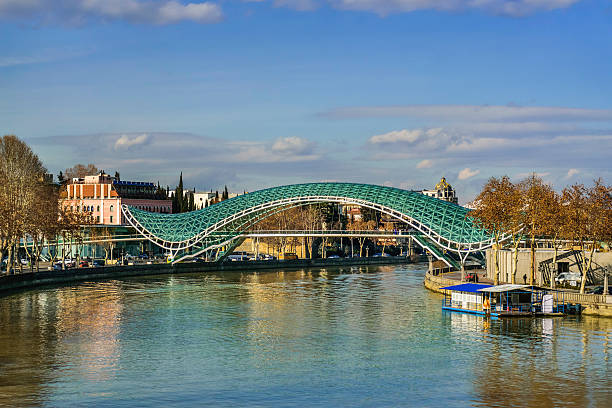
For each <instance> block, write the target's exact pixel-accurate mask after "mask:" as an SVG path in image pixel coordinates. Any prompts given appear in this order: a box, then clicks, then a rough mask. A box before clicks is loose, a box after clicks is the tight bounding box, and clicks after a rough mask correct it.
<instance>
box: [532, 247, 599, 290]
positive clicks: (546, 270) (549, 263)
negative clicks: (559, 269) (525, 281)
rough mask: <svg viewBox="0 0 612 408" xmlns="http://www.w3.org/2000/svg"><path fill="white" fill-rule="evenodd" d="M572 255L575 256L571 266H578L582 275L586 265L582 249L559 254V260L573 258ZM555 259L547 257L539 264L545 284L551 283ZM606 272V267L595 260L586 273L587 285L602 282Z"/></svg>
mask: <svg viewBox="0 0 612 408" xmlns="http://www.w3.org/2000/svg"><path fill="white" fill-rule="evenodd" d="M571 257H573V258H574V262H573V263H571V262H570V268H571V267H572V266H577V267H578V271H579V272H580V275H582V273H583V266H584V254H583V253H582V251H580V250H574V249H573V250H570V251H567V252H563V253H560V254H557V262H559V261H561V260H563V259H567V258H571ZM553 259H554V257H551V258H549V259H546V260H544V261H542V262H540V264H539V266H538V270H539V271H540V272H541V273H542V282H543V284H544V285H550V280H551V278H552V273H553V269H554V268H555V265H553ZM604 274H605V268H604V267H602V266H601V265H599V264H597V263H595V262H593V263H592V264H591V268H590V269H589V270H588V271H587V274H586V277H587V278H586V283H587V285H595V284H597V283H600V282H602V281H603V279H604Z"/></svg>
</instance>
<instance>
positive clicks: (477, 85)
mask: <svg viewBox="0 0 612 408" xmlns="http://www.w3.org/2000/svg"><path fill="white" fill-rule="evenodd" d="M0 95H2V97H1V98H0V132H2V133H5V134H7V133H13V134H16V135H17V136H19V137H21V138H23V139H25V140H27V141H28V142H29V143H30V144H31V145H32V147H33V148H34V150H35V151H36V152H37V153H38V154H39V156H40V157H41V158H42V159H43V161H44V162H45V164H46V165H47V167H48V168H49V169H50V170H51V171H52V172H53V173H57V172H58V171H59V170H60V169H65V168H66V167H70V166H72V165H74V164H75V163H79V162H82V163H89V162H92V163H95V164H96V165H97V166H98V167H100V168H103V169H105V170H107V171H108V172H114V171H115V170H119V171H120V172H121V175H122V177H123V178H124V179H128V178H129V179H135V180H150V181H155V182H156V181H158V180H159V181H160V182H161V183H162V184H163V185H166V184H170V185H171V186H172V185H174V184H176V182H177V177H178V173H179V172H180V171H183V174H184V177H185V182H186V184H187V185H188V186H190V187H191V186H194V187H196V188H198V189H202V190H204V189H210V188H213V189H217V188H222V187H223V185H224V184H227V185H228V186H229V187H230V189H232V190H234V191H242V190H243V189H246V190H255V189H259V188H263V187H268V186H272V185H278V184H285V183H295V182H306V181H320V180H329V181H331V180H334V181H355V182H366V183H377V184H387V185H393V186H397V187H402V188H409V189H411V188H415V189H416V188H425V187H430V186H432V185H433V184H435V182H437V180H439V178H440V177H441V176H446V177H447V179H448V180H449V181H450V182H451V184H453V185H454V186H455V187H456V188H457V190H458V193H459V194H460V201H461V202H463V203H465V202H467V201H469V200H470V199H471V198H473V197H474V195H475V194H476V193H477V191H478V190H479V188H480V187H481V186H482V184H483V183H484V182H485V181H486V179H487V178H488V177H490V176H501V175H509V176H511V177H512V178H514V179H516V180H518V179H520V178H522V177H524V176H525V175H527V174H529V173H530V172H537V173H538V174H540V175H542V177H544V179H545V180H546V181H548V182H550V183H552V184H553V185H555V186H556V187H557V188H560V187H563V186H564V185H567V184H570V183H574V182H586V183H589V182H590V181H591V180H592V179H593V178H595V177H599V176H601V177H603V178H604V179H605V180H606V181H607V182H610V181H612V2H611V1H609V0H601V1H597V0H595V1H590V0H242V1H241V0H219V1H217V0H214V1H208V2H201V1H198V0H54V1H51V0H0Z"/></svg>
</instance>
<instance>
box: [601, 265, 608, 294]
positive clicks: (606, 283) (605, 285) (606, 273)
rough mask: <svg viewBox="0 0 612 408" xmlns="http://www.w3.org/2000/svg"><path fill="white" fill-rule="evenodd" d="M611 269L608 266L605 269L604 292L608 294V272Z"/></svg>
mask: <svg viewBox="0 0 612 408" xmlns="http://www.w3.org/2000/svg"><path fill="white" fill-rule="evenodd" d="M609 271H610V267H609V266H608V267H607V268H606V269H605V271H604V284H603V292H602V293H603V294H604V295H606V296H607V295H608V272H609Z"/></svg>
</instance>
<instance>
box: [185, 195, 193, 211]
mask: <svg viewBox="0 0 612 408" xmlns="http://www.w3.org/2000/svg"><path fill="white" fill-rule="evenodd" d="M187 207H188V208H187V211H193V210H195V197H194V194H193V193H192V192H189V205H188V206H187Z"/></svg>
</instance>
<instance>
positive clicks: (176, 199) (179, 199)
mask: <svg viewBox="0 0 612 408" xmlns="http://www.w3.org/2000/svg"><path fill="white" fill-rule="evenodd" d="M184 203H185V197H184V194H183V172H182V171H181V175H180V176H179V183H178V186H176V188H175V189H174V196H173V197H172V212H173V213H182V212H185V204H184Z"/></svg>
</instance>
